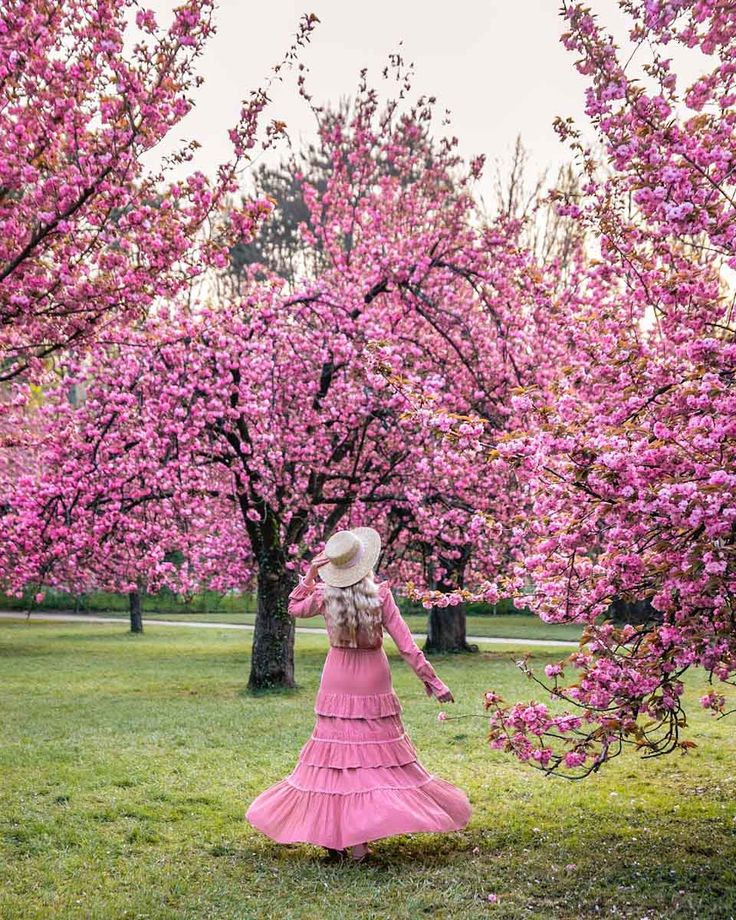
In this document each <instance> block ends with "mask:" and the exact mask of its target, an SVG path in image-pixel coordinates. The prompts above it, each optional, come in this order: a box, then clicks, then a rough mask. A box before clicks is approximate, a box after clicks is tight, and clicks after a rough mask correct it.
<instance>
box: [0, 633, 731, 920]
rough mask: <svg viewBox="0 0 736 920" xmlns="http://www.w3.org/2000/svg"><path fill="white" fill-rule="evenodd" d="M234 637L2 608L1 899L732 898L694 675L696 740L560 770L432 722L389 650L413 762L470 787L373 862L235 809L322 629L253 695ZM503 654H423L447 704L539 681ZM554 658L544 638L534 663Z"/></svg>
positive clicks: (726, 913)
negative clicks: (439, 824)
mask: <svg viewBox="0 0 736 920" xmlns="http://www.w3.org/2000/svg"><path fill="white" fill-rule="evenodd" d="M249 643H250V635H248V634H247V633H238V632H233V631H227V630H222V631H218V630H212V631H206V632H200V631H194V630H187V629H181V630H179V629H174V628H167V629H165V630H164V629H161V630H156V629H155V628H150V629H149V630H148V631H147V633H146V634H145V635H143V636H132V635H130V634H129V633H126V632H125V631H124V630H123V629H122V628H120V627H119V626H117V625H107V624H105V625H99V626H98V625H86V624H64V625H59V624H48V623H40V622H36V623H31V624H30V625H29V624H25V623H22V622H18V623H8V622H5V623H2V624H0V657H1V658H2V666H1V673H2V705H3V709H2V713H3V732H2V734H1V735H0V771H2V776H1V778H0V816H1V817H0V917H2V918H12V920H27V918H39V920H40V918H43V920H48V918H53V920H66V918H75V920H76V918H94V920H97V918H99V920H127V918H130V920H133V918H136V920H142V918H146V920H164V918H166V920H236V918H237V920H245V918H264V920H312V918H319V920H343V918H358V920H363V918H366V920H374V918H375V920H386V918H390V920H404V918H417V917H422V916H433V917H440V918H456V917H457V918H463V920H464V918H481V917H482V918H485V917H494V918H506V920H511V918H514V920H516V918H545V920H550V918H552V920H573V918H575V920H577V918H583V920H585V918H593V917H596V918H599V917H615V918H632V920H634V918H635V920H641V918H644V917H647V918H649V920H663V918H666V920H680V918H682V920H685V918H687V920H691V918H695V917H697V918H699V920H726V918H730V917H734V916H736V868H735V867H736V843H735V842H734V829H735V827H736V825H735V823H734V822H735V820H736V808H735V806H734V793H735V792H736V779H735V775H736V769H735V768H736V741H735V739H734V734H733V723H730V724H729V723H728V721H727V720H725V721H715V720H713V719H711V718H710V717H707V716H706V715H705V714H703V713H702V712H699V711H698V710H697V703H696V701H695V698H696V696H697V694H698V692H699V691H700V690H701V689H702V680H701V679H700V678H697V679H696V678H693V679H692V680H691V681H690V683H689V686H688V690H687V696H688V702H689V703H690V704H691V711H692V726H691V728H690V730H689V737H692V738H693V739H694V740H695V741H697V742H698V744H699V747H698V748H697V749H696V752H695V753H694V754H691V755H689V756H688V757H679V756H678V757H675V758H670V759H658V760H654V761H650V762H644V761H641V760H640V759H638V758H636V757H634V756H632V755H627V756H625V757H622V758H619V759H618V760H616V761H614V762H613V763H611V764H610V765H609V766H608V767H607V768H605V769H604V770H603V771H602V772H601V773H600V774H599V775H597V776H593V777H590V778H589V779H588V780H586V781H585V782H583V783H571V782H569V781H566V780H562V779H554V778H548V777H544V776H543V775H541V774H540V773H538V772H536V771H534V770H533V769H532V768H529V767H525V766H522V765H520V764H518V763H517V762H516V761H514V760H512V759H510V758H509V757H508V756H506V755H504V754H501V753H499V752H490V751H489V750H488V748H487V746H486V744H485V742H484V731H485V723H484V721H483V720H482V719H480V718H479V719H470V718H469V719H465V720H462V721H458V722H453V721H447V722H445V723H439V722H438V721H437V719H436V714H437V710H438V708H439V707H438V705H437V704H436V703H434V702H432V701H431V700H428V699H427V697H426V696H425V694H424V690H423V688H422V685H421V684H420V683H419V681H418V680H417V679H416V678H415V676H414V675H413V674H412V673H411V672H410V671H409V670H408V669H407V668H406V666H405V665H404V664H403V662H401V661H400V659H398V658H397V656H396V654H395V653H394V652H393V650H392V649H390V650H389V651H390V654H391V658H392V665H393V673H394V683H395V686H396V689H397V691H398V693H399V695H400V697H401V699H402V702H403V704H404V721H405V724H406V726H407V730H408V731H409V733H410V735H411V737H412V739H413V741H414V743H415V744H416V746H417V748H418V750H419V752H420V756H421V758H422V761H423V763H424V764H425V765H426V766H427V767H428V769H430V770H432V771H435V772H437V773H439V774H440V775H442V776H443V777H445V778H446V779H448V780H450V781H451V782H454V783H456V784H458V785H460V786H461V787H462V788H464V789H465V790H466V791H467V793H468V795H469V797H470V800H471V802H472V805H473V809H474V813H473V818H472V821H471V824H470V825H469V827H468V828H467V829H466V830H465V831H463V832H461V833H456V834H447V835H434V834H417V835H409V836H403V837H396V838H391V839H387V840H383V841H379V842H378V843H377V844H376V845H375V851H376V861H375V864H373V865H366V866H350V865H347V866H331V865H327V864H325V862H324V861H323V858H322V855H323V854H322V851H321V850H320V849H319V848H317V847H312V846H309V845H295V846H288V847H282V846H279V845H277V844H275V843H272V842H271V841H269V840H268V839H267V838H265V837H263V836H262V835H260V834H258V833H257V832H256V831H254V830H253V829H252V828H250V826H249V825H248V824H247V823H246V822H245V821H244V820H243V813H244V810H245V808H246V807H247V805H248V803H249V802H250V801H251V800H252V798H253V797H254V796H255V795H257V794H258V793H259V792H260V791H262V790H263V789H264V788H265V787H266V786H268V785H270V784H271V783H274V782H276V781H277V780H278V779H280V778H282V777H283V776H284V775H285V774H286V773H288V772H289V771H290V770H291V768H292V767H293V765H294V762H295V759H296V757H297V754H298V751H299V748H300V746H301V745H302V744H303V743H304V742H305V741H306V740H307V738H308V736H309V734H310V732H311V730H312V724H313V719H314V715H313V712H312V706H313V701H314V694H315V692H316V688H317V685H318V681H319V675H320V671H321V667H322V663H323V660H324V655H325V651H326V642H325V640H324V638H321V637H312V636H304V635H301V636H299V638H298V640H297V670H298V679H299V681H300V687H299V689H298V690H297V691H294V692H292V693H284V694H267V695H263V696H259V697H257V698H254V697H251V696H248V695H247V694H245V693H244V691H243V688H244V684H245V681H246V677H247V673H248V651H249ZM517 656H518V649H514V648H509V649H503V650H502V651H494V652H488V653H482V654H480V655H476V656H469V657H468V656H463V657H447V658H438V659H435V665H436V667H437V670H438V672H439V673H440V675H441V676H442V678H443V679H444V680H445V681H446V682H447V683H448V684H449V685H450V686H451V687H452V689H453V691H454V692H455V695H456V697H457V700H458V702H457V704H456V705H455V706H454V707H453V706H447V707H445V708H446V709H447V710H448V713H450V714H470V713H473V712H480V711H481V709H480V698H481V694H482V691H483V690H485V689H486V688H487V687H489V686H492V687H494V688H495V689H497V690H499V691H500V692H501V693H503V694H504V695H505V696H507V697H509V698H528V697H529V696H530V695H532V694H531V691H532V687H531V685H530V684H529V683H528V682H527V681H526V680H525V679H524V678H523V676H522V675H521V674H520V673H519V671H518V670H517V669H516V667H515V666H514V664H513V661H514V658H515V657H517ZM558 656H559V652H554V651H552V650H546V651H545V650H544V649H536V650H535V658H534V661H535V662H536V663H538V664H542V663H543V662H544V661H547V660H554V659H556V658H557V657H558ZM536 696H537V698H539V695H538V694H536ZM694 701H695V706H693V705H692V704H693V702H694ZM572 865H574V868H566V866H572ZM489 893H494V894H497V895H498V897H499V902H498V904H497V905H495V906H493V905H489V904H488V902H487V900H486V898H487V895H488V894H489Z"/></svg>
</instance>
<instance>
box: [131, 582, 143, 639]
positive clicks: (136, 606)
mask: <svg viewBox="0 0 736 920" xmlns="http://www.w3.org/2000/svg"><path fill="white" fill-rule="evenodd" d="M128 604H129V606H130V631H131V632H134V633H142V632H143V611H142V609H141V595H140V591H130V592H128Z"/></svg>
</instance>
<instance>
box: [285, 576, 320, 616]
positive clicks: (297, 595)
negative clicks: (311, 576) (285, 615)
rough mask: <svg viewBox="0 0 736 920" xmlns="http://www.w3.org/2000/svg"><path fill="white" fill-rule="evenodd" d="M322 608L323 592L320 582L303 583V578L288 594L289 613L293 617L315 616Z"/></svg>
mask: <svg viewBox="0 0 736 920" xmlns="http://www.w3.org/2000/svg"><path fill="white" fill-rule="evenodd" d="M323 610H324V594H323V593H322V584H321V582H320V583H319V584H317V583H316V582H314V583H313V584H311V585H308V584H305V582H304V578H303V577H302V578H300V579H299V584H298V585H296V587H295V588H294V590H293V591H292V592H291V594H290V595H289V607H288V611H289V615H290V616H293V617H300V618H302V617H315V616H317V614H319V613H322V612H323Z"/></svg>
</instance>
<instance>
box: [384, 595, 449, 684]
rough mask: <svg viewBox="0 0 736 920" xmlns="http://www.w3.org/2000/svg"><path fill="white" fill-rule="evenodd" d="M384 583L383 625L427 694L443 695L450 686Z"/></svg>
mask: <svg viewBox="0 0 736 920" xmlns="http://www.w3.org/2000/svg"><path fill="white" fill-rule="evenodd" d="M384 585H385V587H384V592H385V593H384V600H383V625H384V627H385V628H386V631H387V632H388V634H389V636H391V638H392V639H393V640H394V642H395V643H396V647H397V648H398V650H399V652H400V654H401V657H402V658H403V659H404V661H405V662H406V663H407V664H408V665H409V667H410V668H411V669H412V670H413V671H414V673H415V674H416V675H417V677H418V678H419V679H420V680H421V681H422V683H423V684H424V689H425V690H426V692H427V696H442V694H444V693H447V692H448V689H449V688H448V687H447V685H446V684H444V683H443V682H442V681H441V680H440V679H439V677H438V676H437V674H436V672H435V670H434V668H433V667H432V665H431V664H430V663H429V662H428V661H427V659H426V658H425V657H424V653H423V652H422V650H421V649H420V648H419V646H418V645H417V644H416V642H415V641H414V639H413V638H412V635H411V631H410V629H409V627H408V626H407V625H406V621H405V620H404V618H403V617H402V616H401V612H400V611H399V608H398V606H397V604H396V601H395V600H394V596H393V594H392V593H391V589H390V588H389V586H388V585H387V584H385V583H384Z"/></svg>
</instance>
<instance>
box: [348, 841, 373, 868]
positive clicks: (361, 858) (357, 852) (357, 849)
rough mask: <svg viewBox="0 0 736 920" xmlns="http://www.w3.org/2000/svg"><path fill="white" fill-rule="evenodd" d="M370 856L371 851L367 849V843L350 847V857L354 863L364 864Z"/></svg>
mask: <svg viewBox="0 0 736 920" xmlns="http://www.w3.org/2000/svg"><path fill="white" fill-rule="evenodd" d="M372 854H373V850H371V849H369V847H368V844H367V843H359V844H356V846H354V847H350V856H351V858H352V860H353V862H356V863H361V862H365V861H366V859H368V857H369V856H371V855H372Z"/></svg>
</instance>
